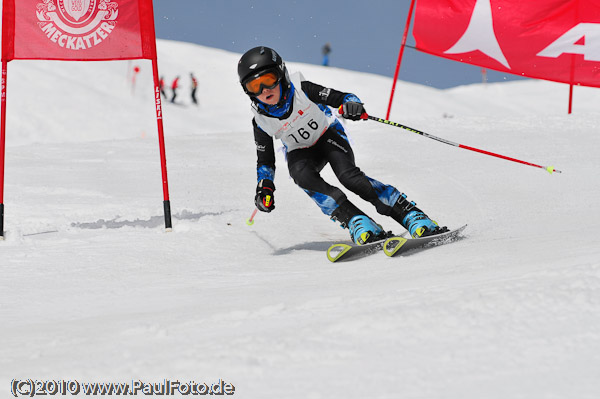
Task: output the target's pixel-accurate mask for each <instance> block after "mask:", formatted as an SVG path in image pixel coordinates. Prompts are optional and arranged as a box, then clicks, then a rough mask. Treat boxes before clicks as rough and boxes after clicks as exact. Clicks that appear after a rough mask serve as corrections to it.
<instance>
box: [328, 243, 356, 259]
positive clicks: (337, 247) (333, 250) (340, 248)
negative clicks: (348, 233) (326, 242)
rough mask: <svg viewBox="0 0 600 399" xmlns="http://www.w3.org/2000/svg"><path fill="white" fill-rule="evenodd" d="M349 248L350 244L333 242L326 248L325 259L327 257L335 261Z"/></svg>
mask: <svg viewBox="0 0 600 399" xmlns="http://www.w3.org/2000/svg"><path fill="white" fill-rule="evenodd" d="M350 248H352V246H351V245H348V244H333V245H332V246H330V247H329V249H327V259H329V261H330V262H335V261H337V260H338V259H340V258H341V257H342V256H344V254H345V253H346V252H348V251H349V250H350Z"/></svg>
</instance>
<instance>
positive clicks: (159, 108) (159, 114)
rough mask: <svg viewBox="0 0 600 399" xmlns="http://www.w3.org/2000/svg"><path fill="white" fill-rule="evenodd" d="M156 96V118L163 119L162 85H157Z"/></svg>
mask: <svg viewBox="0 0 600 399" xmlns="http://www.w3.org/2000/svg"><path fill="white" fill-rule="evenodd" d="M154 96H155V98H156V119H162V103H161V101H160V87H158V86H156V87H155V89H154Z"/></svg>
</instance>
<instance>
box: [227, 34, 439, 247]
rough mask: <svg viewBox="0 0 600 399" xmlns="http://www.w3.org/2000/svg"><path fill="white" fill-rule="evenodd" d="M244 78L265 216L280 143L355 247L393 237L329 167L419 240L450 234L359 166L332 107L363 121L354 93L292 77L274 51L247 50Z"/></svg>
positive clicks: (241, 69)
mask: <svg viewBox="0 0 600 399" xmlns="http://www.w3.org/2000/svg"><path fill="white" fill-rule="evenodd" d="M238 75H239V80H240V83H241V85H242V88H243V89H244V92H245V93H246V94H247V95H248V96H249V97H250V100H251V101H252V112H253V114H254V118H253V119H252V125H253V127H254V140H255V143H256V151H257V156H258V162H257V178H258V185H257V187H256V196H255V199H254V201H255V204H256V207H257V208H258V209H259V210H260V211H263V212H271V211H272V210H273V209H275V201H274V196H273V194H274V192H275V185H274V183H273V180H274V178H275V151H274V146H273V138H276V139H280V140H281V141H282V142H283V145H284V146H285V149H286V152H287V163H288V169H289V173H290V176H291V177H292V178H293V179H294V182H295V183H296V184H297V185H298V186H299V187H300V188H302V189H303V190H304V191H305V192H306V193H307V194H308V195H309V196H310V197H311V198H312V199H313V200H314V201H315V202H316V203H317V205H318V206H319V207H320V208H321V211H322V212H323V213H325V214H326V215H328V216H330V217H331V219H332V220H334V221H337V222H339V223H340V224H341V225H342V227H343V228H348V229H349V230H350V237H351V239H352V241H354V242H355V243H356V244H359V245H363V244H366V243H369V242H372V241H376V240H378V239H382V238H385V237H386V233H385V232H384V231H383V229H382V227H381V226H380V225H378V224H377V223H375V222H374V221H373V219H371V218H370V217H368V216H367V215H366V214H365V213H364V212H362V211H361V210H360V209H358V208H357V207H356V206H355V205H354V204H352V203H351V202H350V201H349V200H348V199H347V197H346V195H345V194H344V193H343V192H342V191H341V190H340V189H339V188H337V187H335V186H332V185H330V184H328V183H327V182H326V181H325V180H323V178H322V177H321V175H320V174H319V173H320V171H321V170H322V169H323V167H324V166H325V165H326V164H327V163H329V164H330V165H331V168H332V169H333V172H334V173H335V175H336V177H337V178H338V179H339V181H340V183H342V185H343V186H344V187H346V188H347V189H348V190H350V191H352V192H354V193H356V194H357V195H359V196H360V197H361V198H362V199H364V200H365V201H368V202H370V203H371V204H373V205H374V206H375V209H376V210H377V212H378V213H380V214H382V215H386V216H391V217H392V218H393V219H394V220H395V221H397V222H398V223H400V224H401V225H402V226H403V227H404V228H406V229H407V230H408V231H409V233H410V234H411V235H412V236H413V237H424V236H428V235H433V234H439V233H442V232H445V231H448V229H447V228H446V227H439V226H438V225H437V223H435V222H434V221H432V220H431V219H429V217H427V215H425V214H424V213H423V212H422V211H421V210H420V209H419V208H417V207H416V204H415V203H414V202H412V201H408V199H407V198H406V195H405V194H403V193H401V192H400V191H398V190H397V189H396V188H395V187H392V186H389V185H386V184H383V183H381V182H379V181H377V180H375V179H373V178H371V177H369V176H366V175H365V174H364V173H363V172H362V171H361V170H360V169H359V168H358V167H357V166H356V165H355V162H354V153H353V152H352V148H351V147H350V143H349V141H348V138H347V137H346V133H345V131H344V128H343V127H342V125H341V123H340V122H339V120H338V119H337V118H336V117H335V116H334V115H333V114H332V112H331V110H330V109H329V108H328V107H334V108H336V109H338V108H339V107H340V106H341V107H342V110H343V113H342V117H344V118H347V119H350V120H360V117H361V115H362V114H364V113H365V108H364V107H363V103H362V102H361V101H360V99H359V98H358V97H357V96H356V95H354V94H352V93H344V92H340V91H337V90H334V89H331V88H326V87H323V86H321V85H318V84H316V83H312V82H309V81H307V80H305V79H304V77H303V76H302V75H301V74H300V73H295V74H293V75H291V76H290V75H289V74H288V71H287V68H286V66H285V63H284V62H283V60H282V59H281V57H280V56H279V54H278V53H277V52H276V51H275V50H273V49H271V48H269V47H264V46H260V47H255V48H253V49H250V50H248V51H247V52H246V53H245V54H244V55H243V56H242V58H241V59H240V61H239V63H238Z"/></svg>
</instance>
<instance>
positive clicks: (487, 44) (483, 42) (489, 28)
mask: <svg viewBox="0 0 600 399" xmlns="http://www.w3.org/2000/svg"><path fill="white" fill-rule="evenodd" d="M476 50H479V51H481V52H482V53H483V54H485V55H487V56H488V57H490V58H493V59H495V60H496V61H498V62H499V63H501V64H502V65H504V66H505V67H506V68H508V69H510V65H509V64H508V61H507V60H506V57H505V56H504V53H503V52H502V49H501V48H500V44H499V43H498V39H497V38H496V34H495V33H494V21H493V18H492V6H491V4H490V0H477V3H475V8H473V14H472V15H471V20H470V21H469V25H468V26H467V30H465V33H463V35H462V36H461V37H460V39H458V41H457V42H456V43H454V45H453V46H452V47H450V48H449V49H448V50H446V51H444V53H445V54H461V53H468V52H471V51H476Z"/></svg>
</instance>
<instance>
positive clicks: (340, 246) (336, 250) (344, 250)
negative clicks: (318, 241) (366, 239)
mask: <svg viewBox="0 0 600 399" xmlns="http://www.w3.org/2000/svg"><path fill="white" fill-rule="evenodd" d="M385 241H386V239H383V240H379V241H374V242H371V243H368V244H365V245H357V244H345V243H337V244H333V245H332V246H330V247H329V249H328V250H327V259H329V260H330V261H331V262H341V261H348V260H354V259H359V258H363V257H365V256H369V255H372V254H374V253H377V252H379V251H381V250H382V249H383V244H384V243H385Z"/></svg>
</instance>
